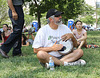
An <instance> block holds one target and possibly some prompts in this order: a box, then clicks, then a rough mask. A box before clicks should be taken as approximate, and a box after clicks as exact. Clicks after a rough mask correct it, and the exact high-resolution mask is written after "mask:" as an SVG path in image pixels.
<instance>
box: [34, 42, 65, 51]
mask: <svg viewBox="0 0 100 78" xmlns="http://www.w3.org/2000/svg"><path fill="white" fill-rule="evenodd" d="M56 43H57V42H55V43H54V45H53V46H52V47H40V48H34V53H38V51H45V52H51V51H58V50H61V49H62V47H63V45H62V44H56Z"/></svg>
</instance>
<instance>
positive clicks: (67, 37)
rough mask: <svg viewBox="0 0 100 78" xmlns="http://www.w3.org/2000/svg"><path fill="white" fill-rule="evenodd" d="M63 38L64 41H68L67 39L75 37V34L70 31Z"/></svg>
mask: <svg viewBox="0 0 100 78" xmlns="http://www.w3.org/2000/svg"><path fill="white" fill-rule="evenodd" d="M61 38H62V40H63V41H67V40H69V39H71V38H73V34H72V33H68V34H65V35H63V36H62V37H61Z"/></svg>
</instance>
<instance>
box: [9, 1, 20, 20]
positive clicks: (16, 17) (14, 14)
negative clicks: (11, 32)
mask: <svg viewBox="0 0 100 78" xmlns="http://www.w3.org/2000/svg"><path fill="white" fill-rule="evenodd" d="M8 6H9V8H10V9H11V11H12V17H13V19H14V20H17V19H18V15H17V13H16V11H15V8H14V6H13V3H12V0H8Z"/></svg>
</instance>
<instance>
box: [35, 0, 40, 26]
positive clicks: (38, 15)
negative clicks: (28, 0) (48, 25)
mask: <svg viewBox="0 0 100 78" xmlns="http://www.w3.org/2000/svg"><path fill="white" fill-rule="evenodd" d="M34 2H35V6H36V7H37V17H38V28H40V27H41V21H40V15H41V12H40V11H39V8H38V4H37V2H36V0H34Z"/></svg>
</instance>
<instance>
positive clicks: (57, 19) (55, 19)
mask: <svg viewBox="0 0 100 78" xmlns="http://www.w3.org/2000/svg"><path fill="white" fill-rule="evenodd" d="M53 21H54V23H55V24H56V25H60V24H62V16H61V15H59V16H56V17H54V18H53Z"/></svg>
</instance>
